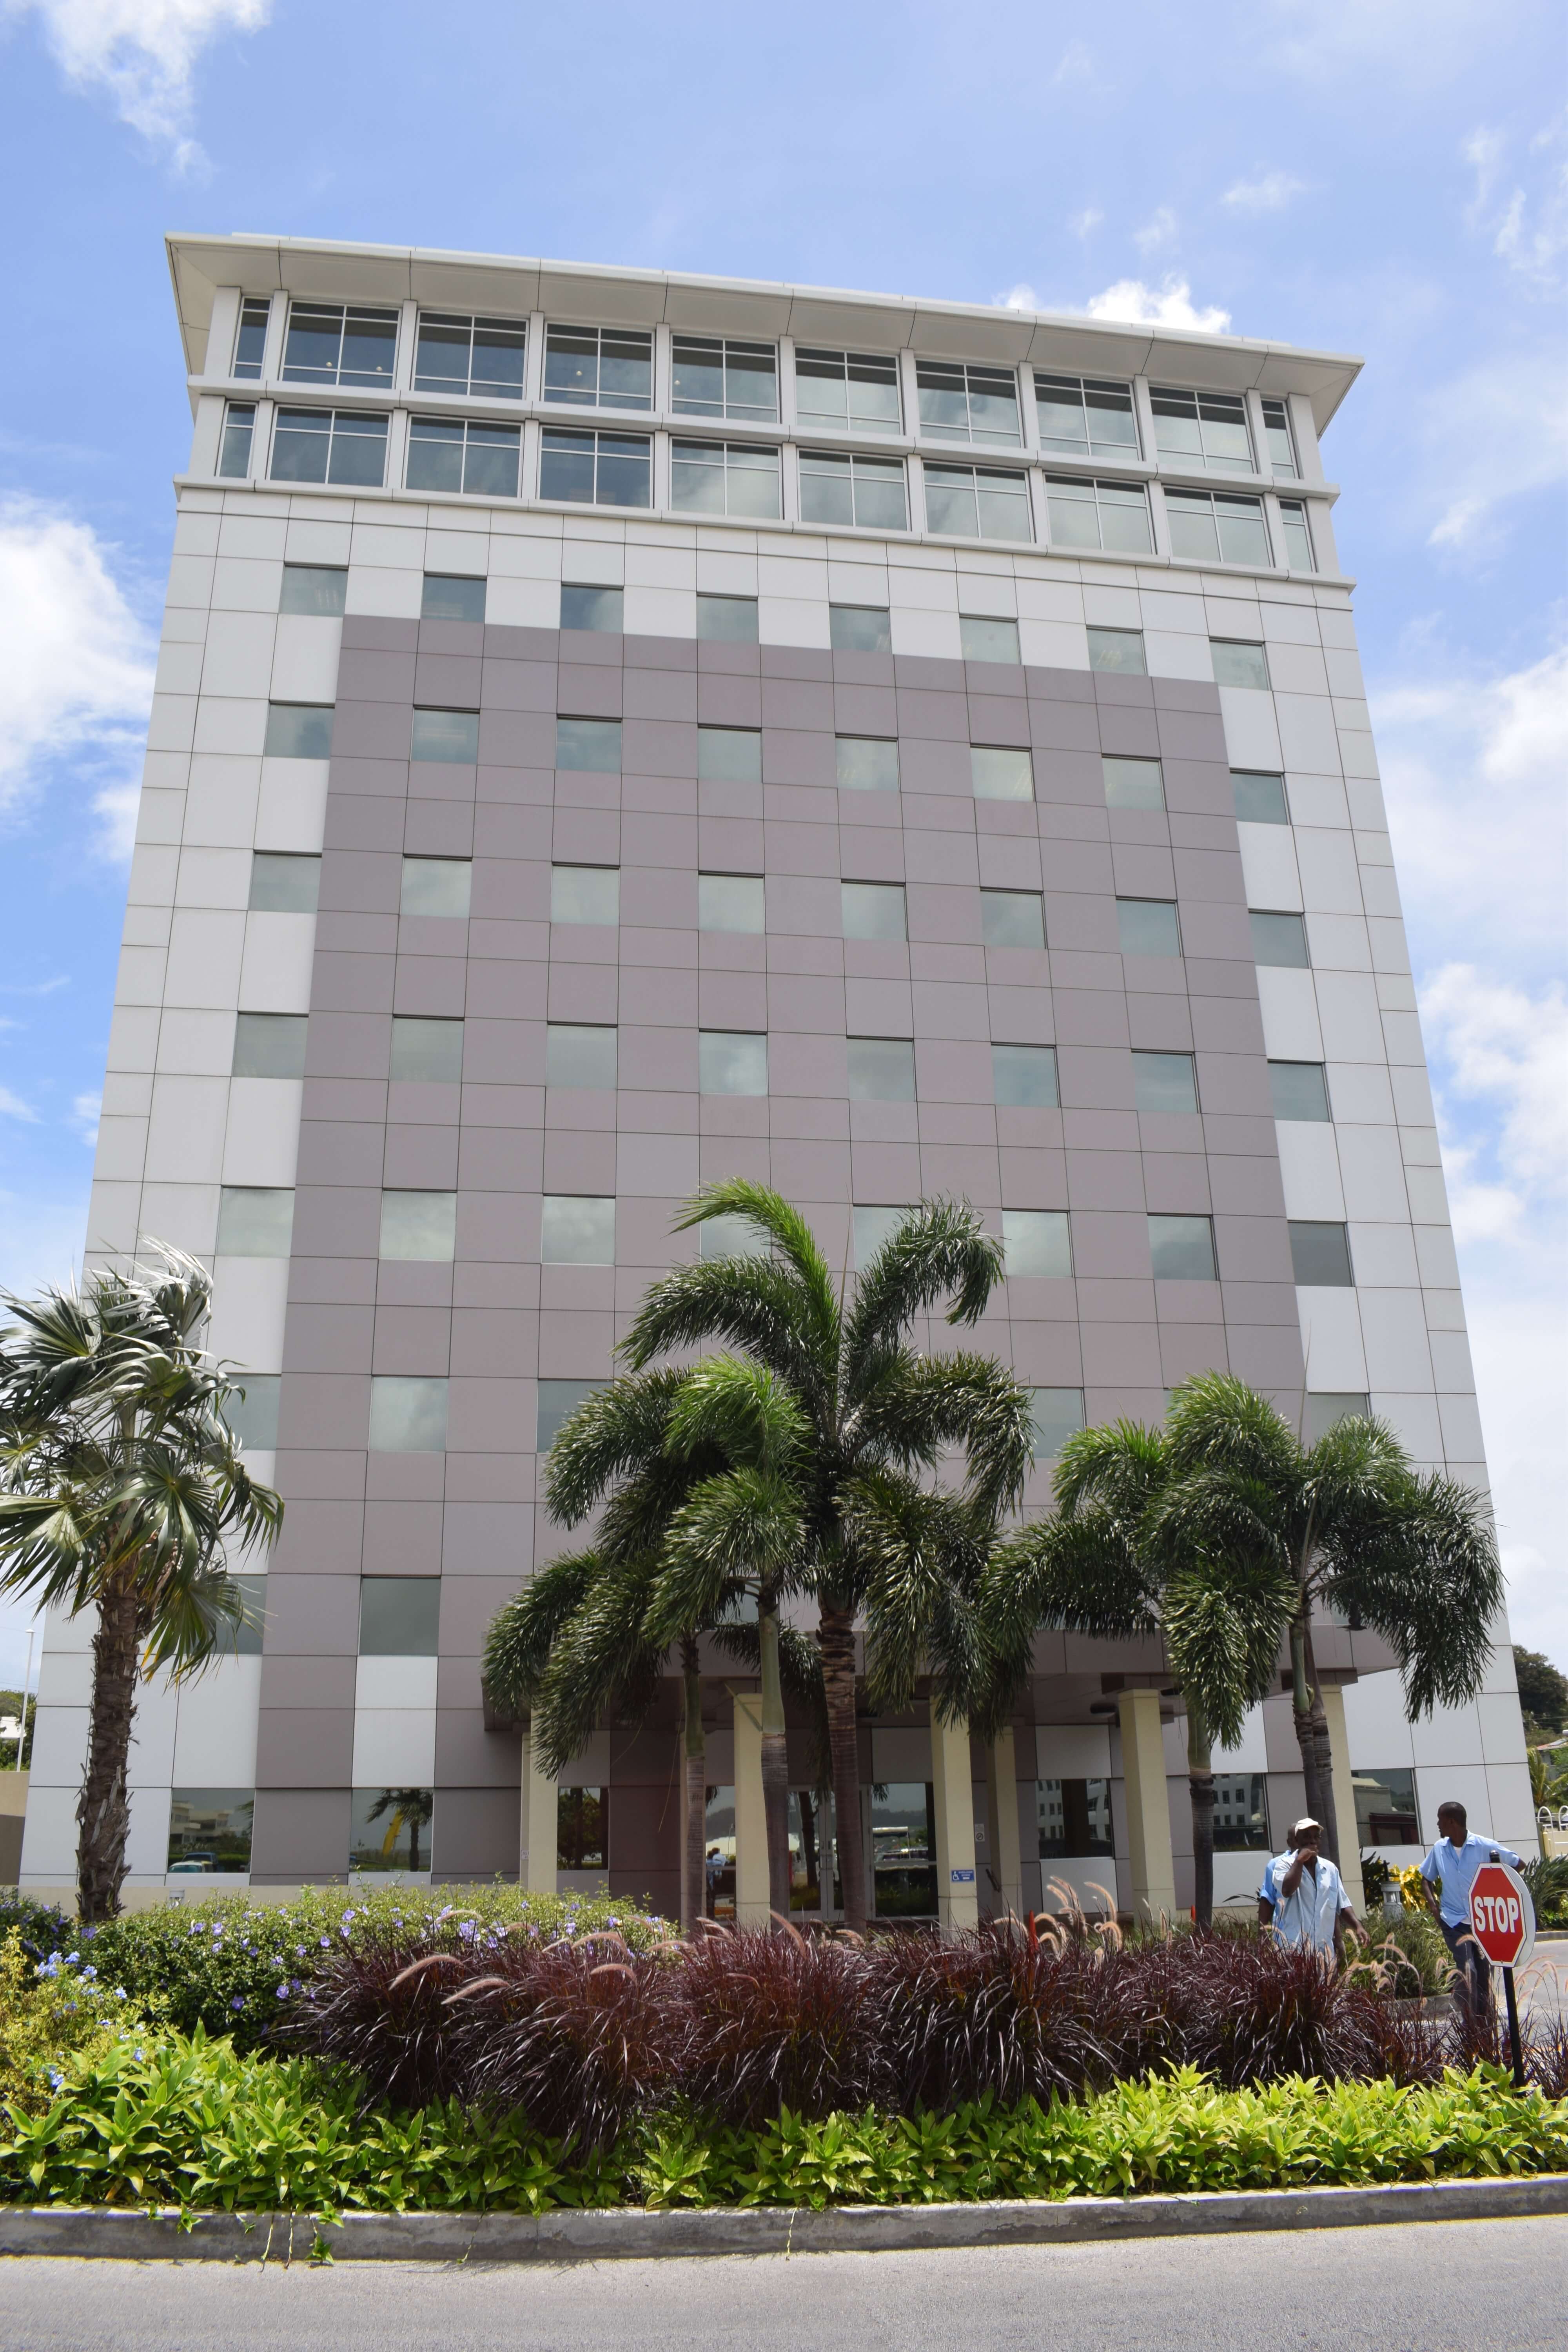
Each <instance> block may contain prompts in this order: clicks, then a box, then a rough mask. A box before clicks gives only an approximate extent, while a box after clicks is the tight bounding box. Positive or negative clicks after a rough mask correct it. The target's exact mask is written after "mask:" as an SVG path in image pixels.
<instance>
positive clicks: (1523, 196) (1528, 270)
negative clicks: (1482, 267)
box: [1460, 118, 1568, 294]
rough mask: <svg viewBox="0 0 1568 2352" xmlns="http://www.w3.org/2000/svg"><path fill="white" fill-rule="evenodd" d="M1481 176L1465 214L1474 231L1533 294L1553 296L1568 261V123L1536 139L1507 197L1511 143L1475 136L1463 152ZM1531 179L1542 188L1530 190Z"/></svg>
mask: <svg viewBox="0 0 1568 2352" xmlns="http://www.w3.org/2000/svg"><path fill="white" fill-rule="evenodd" d="M1460 152H1461V154H1462V155H1463V156H1464V158H1465V161H1466V163H1468V164H1469V166H1470V168H1471V170H1472V171H1473V172H1474V173H1475V175H1476V192H1475V195H1474V197H1473V198H1472V200H1471V202H1470V204H1469V205H1468V207H1467V209H1466V217H1467V219H1468V221H1469V223H1470V226H1471V227H1472V228H1478V229H1479V230H1480V231H1481V232H1482V233H1483V235H1485V236H1489V237H1490V239H1491V245H1492V251H1493V252H1494V253H1495V254H1496V255H1497V257H1498V258H1499V260H1500V261H1503V262H1505V263H1506V264H1507V265H1508V268H1510V270H1511V271H1512V272H1513V273H1514V274H1515V276H1516V277H1519V278H1522V279H1523V280H1524V281H1525V283H1526V285H1527V286H1528V287H1529V288H1531V289H1532V290H1533V291H1535V292H1537V293H1542V294H1553V293H1556V292H1558V291H1560V289H1561V288H1562V284H1563V262H1564V259H1565V257H1568V118H1564V119H1563V121H1557V122H1554V123H1552V124H1551V125H1549V126H1548V128H1547V129H1546V130H1544V131H1540V132H1538V133H1537V135H1536V136H1535V138H1533V139H1532V140H1531V142H1530V144H1529V146H1528V148H1527V149H1526V150H1525V156H1524V161H1523V163H1522V165H1521V170H1520V172H1519V173H1517V174H1516V173H1508V174H1507V175H1506V177H1507V178H1509V179H1511V180H1512V183H1513V184H1512V185H1511V187H1510V188H1509V189H1508V191H1507V193H1506V194H1504V193H1503V182H1504V178H1505V173H1504V170H1503V166H1504V162H1505V159H1506V158H1507V156H1508V153H1509V142H1508V140H1507V139H1506V138H1505V137H1504V136H1503V134H1502V133H1501V132H1500V131H1492V130H1489V129H1486V128H1484V127H1483V128H1482V129H1481V130H1479V131H1472V132H1471V133H1470V136H1469V137H1468V139H1467V140H1465V141H1464V142H1463V143H1462V146H1461V148H1460ZM1532 178H1533V179H1534V180H1535V181H1536V182H1537V183H1538V184H1534V185H1531V184H1529V183H1530V182H1531V180H1532Z"/></svg>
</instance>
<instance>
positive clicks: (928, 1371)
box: [845, 1350, 1034, 1519]
mask: <svg viewBox="0 0 1568 2352" xmlns="http://www.w3.org/2000/svg"><path fill="white" fill-rule="evenodd" d="M845 1435H846V1444H847V1452H848V1454H849V1456H850V1459H851V1460H852V1461H854V1462H856V1463H868V1464H872V1465H874V1464H876V1463H878V1462H879V1461H880V1462H885V1463H888V1464H890V1465H893V1466H896V1467H899V1468H902V1469H910V1468H913V1467H914V1466H916V1465H921V1466H922V1467H925V1468H930V1467H931V1466H932V1465H934V1464H935V1463H936V1461H937V1460H938V1458H939V1456H940V1455H941V1454H942V1453H943V1452H944V1451H947V1450H948V1449H953V1450H957V1449H960V1448H961V1449H962V1450H963V1454H964V1456H965V1489H966V1492H967V1495H968V1497H969V1500H970V1502H971V1504H972V1505H973V1507H974V1508H975V1509H976V1510H978V1511H979V1512H980V1513H981V1514H982V1516H984V1517H990V1518H993V1519H994V1518H997V1517H1001V1516H1002V1514H1003V1513H1005V1512H1006V1511H1009V1510H1012V1509H1014V1508H1015V1507H1016V1505H1017V1503H1018V1500H1019V1498H1020V1496H1022V1494H1023V1491H1024V1481H1025V1479H1026V1476H1027V1475H1028V1470H1029V1465H1030V1462H1031V1461H1032V1460H1033V1458H1034V1419H1033V1407H1032V1403H1031V1400H1030V1396H1029V1391H1028V1390H1027V1389H1026V1388H1025V1387H1023V1386H1022V1385H1021V1383H1020V1382H1019V1381H1017V1380H1016V1378H1015V1377H1014V1375H1013V1374H1012V1373H1011V1372H1010V1371H1009V1370H1007V1368H1006V1366H1005V1365H1003V1364H999V1363H997V1362H996V1361H995V1360H994V1358H993V1357H990V1356H980V1355H974V1354H972V1353H969V1352H967V1351H964V1350H960V1351H955V1352H954V1353H953V1354H952V1355H947V1356H916V1355H913V1354H912V1353H910V1352H908V1351H905V1350H900V1351H899V1353H898V1355H897V1357H896V1358H894V1359H892V1360H889V1363H888V1365H887V1367H886V1370H885V1371H884V1373H883V1376H882V1378H881V1379H880V1381H879V1382H878V1384H877V1385H876V1386H875V1387H874V1388H873V1389H872V1390H871V1391H870V1392H869V1393H868V1395H867V1396H866V1398H865V1401H864V1402H863V1403H862V1404H860V1405H859V1406H858V1408H857V1409H856V1411H855V1412H853V1413H852V1414H851V1415H850V1417H849V1419H848V1420H847V1423H846V1430H845Z"/></svg>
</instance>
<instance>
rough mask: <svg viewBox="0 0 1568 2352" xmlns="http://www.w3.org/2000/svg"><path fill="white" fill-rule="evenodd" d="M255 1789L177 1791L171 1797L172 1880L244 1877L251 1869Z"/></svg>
mask: <svg viewBox="0 0 1568 2352" xmlns="http://www.w3.org/2000/svg"><path fill="white" fill-rule="evenodd" d="M255 1818H256V1791H255V1790H254V1789H174V1790H171V1791H170V1795H169V1864H168V1870H169V1875H170V1877H172V1878H178V1879H181V1880H184V1879H186V1878H213V1877H216V1876H218V1875H219V1874H222V1875H224V1876H233V1877H243V1876H244V1875H245V1874H247V1872H248V1870H249V1868H250V1836H251V1829H252V1826H253V1823H254V1822H255Z"/></svg>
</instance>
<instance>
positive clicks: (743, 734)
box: [697, 727, 763, 784]
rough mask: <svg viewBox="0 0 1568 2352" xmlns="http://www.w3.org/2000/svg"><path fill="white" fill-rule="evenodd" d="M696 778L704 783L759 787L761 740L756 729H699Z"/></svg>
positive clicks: (761, 769) (761, 758) (761, 772)
mask: <svg viewBox="0 0 1568 2352" xmlns="http://www.w3.org/2000/svg"><path fill="white" fill-rule="evenodd" d="M697 775H698V781H699V782H701V783H704V784H760V783H761V782H762V781H763V739H762V736H761V734H760V732H759V731H758V730H757V729H756V728H755V727H700V728H699V729H698V730H697Z"/></svg>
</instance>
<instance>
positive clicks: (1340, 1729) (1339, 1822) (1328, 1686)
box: [1321, 1683, 1366, 1918]
mask: <svg viewBox="0 0 1568 2352" xmlns="http://www.w3.org/2000/svg"><path fill="white" fill-rule="evenodd" d="M1321 1690H1322V1694H1323V1713H1324V1714H1325V1715H1326V1716H1327V1717H1328V1719H1329V1755H1330V1758H1331V1761H1332V1764H1333V1768H1334V1827H1335V1829H1336V1830H1337V1831H1338V1832H1339V1839H1340V1876H1341V1877H1342V1879H1343V1880H1344V1883H1345V1894H1346V1895H1347V1896H1348V1897H1349V1899H1350V1903H1351V1906H1352V1909H1353V1910H1354V1912H1355V1913H1356V1915H1357V1916H1358V1917H1362V1918H1364V1916H1366V1890H1365V1888H1364V1887H1363V1885H1362V1883H1361V1835H1360V1832H1359V1831H1358V1830H1357V1828H1356V1818H1355V1790H1354V1789H1353V1788H1352V1785H1351V1743H1350V1736H1349V1734H1348V1733H1347V1731H1346V1730H1345V1695H1344V1692H1343V1691H1342V1689H1341V1687H1340V1685H1339V1684H1338V1683H1324V1684H1322V1685H1321Z"/></svg>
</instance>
